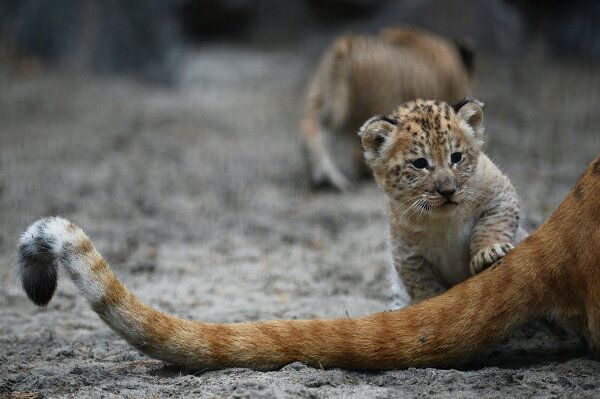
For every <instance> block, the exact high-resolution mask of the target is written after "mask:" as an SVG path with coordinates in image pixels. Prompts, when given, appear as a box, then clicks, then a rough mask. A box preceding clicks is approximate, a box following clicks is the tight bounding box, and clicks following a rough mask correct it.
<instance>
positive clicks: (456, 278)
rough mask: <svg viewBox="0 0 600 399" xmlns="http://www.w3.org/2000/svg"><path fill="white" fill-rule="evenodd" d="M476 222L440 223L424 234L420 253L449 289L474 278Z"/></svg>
mask: <svg viewBox="0 0 600 399" xmlns="http://www.w3.org/2000/svg"><path fill="white" fill-rule="evenodd" d="M474 225H475V220H474V219H462V218H461V219H451V220H446V219H439V220H435V221H431V223H428V225H427V226H424V228H423V229H422V230H421V234H420V235H419V236H420V237H419V241H418V242H417V251H418V252H419V254H420V255H421V256H422V257H423V258H425V259H426V260H427V261H428V262H429V263H430V264H431V265H432V266H433V267H434V268H435V269H436V271H437V272H438V273H439V274H440V276H441V277H442V278H443V279H444V280H445V282H446V283H447V284H449V285H455V284H457V283H459V282H461V281H463V280H465V279H467V278H468V277H469V276H470V271H469V261H470V243H471V234H472V232H473V227H474Z"/></svg>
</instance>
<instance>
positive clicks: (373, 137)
mask: <svg viewBox="0 0 600 399" xmlns="http://www.w3.org/2000/svg"><path fill="white" fill-rule="evenodd" d="M397 124H398V121H397V120H395V119H392V118H388V117H387V116H382V115H377V116H373V117H371V118H369V120H367V121H366V122H365V123H364V124H363V125H362V126H361V128H360V129H359V131H358V137H360V141H361V142H362V146H363V150H364V153H365V160H366V161H367V162H371V161H373V160H375V159H376V158H377V157H379V155H381V152H382V149H383V148H384V147H385V144H386V143H387V142H388V141H389V139H390V137H391V134H392V132H393V131H394V129H395V128H396V125H397Z"/></svg>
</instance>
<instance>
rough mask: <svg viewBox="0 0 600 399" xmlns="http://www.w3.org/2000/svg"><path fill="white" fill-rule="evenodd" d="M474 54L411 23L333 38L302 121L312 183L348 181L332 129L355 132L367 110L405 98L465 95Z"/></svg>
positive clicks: (341, 185)
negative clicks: (334, 152)
mask: <svg viewBox="0 0 600 399" xmlns="http://www.w3.org/2000/svg"><path fill="white" fill-rule="evenodd" d="M472 57H473V56H472V53H471V52H469V51H468V50H467V49H465V48H462V47H458V46H457V45H455V44H454V43H451V42H448V41H446V40H444V39H442V38H440V37H437V36H434V35H432V34H429V33H426V32H423V31H420V30H416V29H412V28H392V29H386V30H383V31H381V32H380V33H379V35H378V36H375V37H372V36H360V35H346V36H342V37H341V38H339V39H337V40H336V41H335V43H334V44H333V45H332V46H331V48H330V49H329V50H328V51H327V52H326V53H325V55H324V56H323V58H322V60H321V64H320V65H319V67H318V68H317V70H316V72H315V74H314V76H313V79H312V81H311V83H310V86H309V89H308V95H307V104H306V110H305V115H304V118H303V120H302V123H301V132H302V135H303V139H304V143H305V148H306V155H307V163H308V167H309V171H310V178H311V181H312V183H313V185H315V186H333V187H334V188H336V189H339V190H344V189H346V188H348V187H349V182H348V180H347V178H346V177H345V176H344V175H343V174H342V172H340V170H339V169H338V167H337V166H336V165H335V163H334V161H333V159H332V158H331V156H330V154H329V151H328V150H327V148H326V140H327V138H328V136H329V133H330V132H340V131H351V132H356V130H357V129H358V128H359V127H360V125H361V123H362V122H364V121H365V120H366V119H367V118H368V117H370V116H371V115H376V114H387V113H389V112H392V111H393V110H394V108H395V107H396V106H397V105H398V104H401V103H403V102H405V101H408V100H413V99H416V98H436V99H440V100H445V101H450V102H455V101H458V100H460V99H462V98H465V97H466V96H468V95H469V91H470V72H471V67H472ZM357 159H358V160H360V156H358V157H357ZM360 165H364V164H363V163H362V161H361V163H360Z"/></svg>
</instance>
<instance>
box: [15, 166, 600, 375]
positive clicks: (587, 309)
mask: <svg viewBox="0 0 600 399" xmlns="http://www.w3.org/2000/svg"><path fill="white" fill-rule="evenodd" d="M599 193H600V155H599V156H598V157H597V158H596V160H595V161H594V162H593V163H592V164H591V165H590V166H589V167H588V169H587V170H586V172H585V173H584V174H583V175H582V177H581V178H580V180H579V182H578V183H577V185H576V186H575V187H574V188H573V190H571V192H570V193H569V194H568V196H567V198H566V199H565V201H564V202H563V203H562V205H561V206H560V207H559V208H558V210H556V212H554V214H553V215H552V216H551V217H550V218H549V219H548V221H546V222H545V223H544V224H543V225H542V226H541V227H540V228H539V229H538V230H537V231H536V232H534V233H533V234H532V235H531V236H530V237H529V238H527V239H526V240H525V241H523V242H522V243H521V244H520V245H519V246H518V247H517V248H515V249H514V250H513V251H511V252H510V253H509V254H508V255H507V256H505V257H504V258H503V259H501V260H500V262H499V264H498V265H497V267H495V268H493V269H488V270H486V271H484V272H482V273H480V274H478V275H476V276H475V277H473V278H471V279H469V280H467V281H465V282H463V283H461V284H458V285H456V286H454V287H453V288H451V289H450V290H448V291H447V292H446V293H444V294H443V295H440V296H438V297H435V298H432V299H429V300H427V301H425V302H422V303H420V304H418V305H414V306H411V307H408V308H405V309H402V310H398V311H394V312H384V313H377V314H374V315H371V316H367V317H362V318H357V319H348V318H343V319H336V320H293V321H292V320H282V321H270V322H261V323H235V324H215V323H201V322H193V321H187V320H181V319H178V318H176V317H173V316H170V315H167V314H164V313H160V312H157V311H156V310H153V309H151V308H150V307H148V306H147V305H145V304H143V303H142V302H141V301H140V300H138V299H137V298H136V297H135V296H134V295H133V294H131V293H130V292H129V291H128V290H127V289H126V288H125V287H124V286H123V285H122V284H121V283H120V282H119V281H118V280H117V279H116V277H115V276H114V275H113V274H112V272H111V271H110V269H109V268H108V265H107V264H106V263H105V262H103V261H102V257H101V256H100V254H99V253H98V252H97V251H96V250H95V249H94V248H93V245H92V244H91V242H90V241H89V238H87V236H86V235H85V234H84V233H83V231H81V230H80V229H79V228H76V227H75V228H72V231H70V232H69V231H68V230H69V228H68V226H71V225H70V224H69V223H68V222H67V221H65V220H64V219H59V218H47V219H41V220H40V221H38V222H36V223H35V224H34V225H32V226H31V227H30V228H29V229H28V230H27V232H26V233H25V234H24V235H23V236H22V238H21V246H20V248H19V264H20V267H21V276H22V278H23V284H24V287H25V289H26V291H27V293H28V295H29V296H30V297H31V298H32V299H34V300H35V301H36V302H37V303H46V302H47V301H48V300H49V299H50V297H51V296H52V294H51V293H50V294H49V296H48V295H46V294H44V296H43V297H40V295H42V294H41V293H44V290H43V288H45V285H47V284H50V283H51V280H52V278H55V276H54V277H47V276H46V275H45V273H46V272H47V269H49V268H52V267H53V265H55V264H57V263H59V264H60V265H61V266H62V267H64V268H66V269H67V271H68V272H69V275H70V276H71V277H72V278H73V281H74V282H75V283H76V284H77V285H78V287H79V289H80V290H81V291H82V292H83V293H84V294H85V295H86V296H87V298H88V300H89V301H90V302H91V306H92V308H93V309H94V310H95V311H96V312H97V313H98V314H99V315H100V317H102V319H103V320H104V321H105V322H106V323H107V324H108V325H109V326H110V327H111V328H113V329H114V330H115V331H117V332H118V333H119V334H120V335H121V336H123V337H124V338H125V339H126V340H127V341H129V342H130V343H131V344H132V345H134V346H136V347H137V348H139V349H140V350H142V351H144V352H145V353H147V354H149V355H150V356H153V357H156V358H158V359H162V360H164V361H167V362H169V363H173V364H176V365H180V366H184V367H190V368H195V369H208V368H211V369H212V368H223V367H233V366H242V367H251V368H255V369H261V370H267V369H274V368H277V367H281V366H283V365H285V364H287V363H290V362H294V361H301V362H304V363H306V364H309V365H312V366H315V367H344V368H352V369H390V368H403V367H411V366H436V365H447V364H453V363H456V362H457V361H460V360H463V359H465V358H467V357H468V356H469V355H471V354H473V353H475V352H477V351H480V350H482V349H484V348H486V347H487V346H489V345H490V344H492V343H493V342H495V341H497V340H498V339H500V338H501V337H503V336H504V335H506V334H507V333H508V332H509V331H510V330H512V329H513V328H514V327H515V326H517V325H519V324H521V323H523V322H524V321H526V320H529V319H532V318H537V317H542V316H550V317H553V318H555V319H557V320H559V321H561V322H565V323H569V324H572V325H574V326H575V327H577V328H578V329H579V330H580V332H581V333H582V335H583V336H584V337H585V338H586V339H587V341H588V343H589V345H590V348H591V349H592V350H593V351H594V352H595V353H598V351H599V350H600V268H599V267H598V266H599V265H600V245H598V243H599V242H600V229H598V226H599V225H600V201H598V195H599ZM78 243H79V245H77V244H78ZM90 248H91V249H90ZM76 249H86V250H85V252H79V253H77V252H74V251H75V250H76ZM93 265H99V266H98V267H97V268H96V270H95V271H93V272H92V274H90V275H88V274H87V273H88V272H89V271H90V270H91V269H92V267H93ZM48 276H50V274H49V275H48ZM85 276H88V277H87V278H89V280H85V278H86V277H85ZM96 283H99V284H100V287H101V289H102V293H103V294H102V295H101V296H100V297H97V296H96V293H97V291H96V290H95V289H89V287H91V286H94V284H96Z"/></svg>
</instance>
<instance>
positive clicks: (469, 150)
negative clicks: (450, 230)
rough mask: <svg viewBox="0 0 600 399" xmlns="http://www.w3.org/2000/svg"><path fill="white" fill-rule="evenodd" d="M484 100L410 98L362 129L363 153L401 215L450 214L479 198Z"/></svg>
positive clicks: (360, 133) (409, 216)
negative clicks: (473, 182) (476, 181)
mask: <svg viewBox="0 0 600 399" xmlns="http://www.w3.org/2000/svg"><path fill="white" fill-rule="evenodd" d="M481 106H482V104H481V103H480V102H478V101H477V100H470V101H463V102H461V103H459V104H457V105H456V106H454V108H453V107H451V106H449V105H448V104H446V103H443V102H440V101H423V100H417V101H411V102H409V103H406V104H404V105H402V106H401V107H399V108H398V109H397V110H396V111H395V112H394V113H393V114H392V115H391V116H389V117H383V116H376V117H373V118H371V119H369V120H368V121H367V122H366V123H365V124H364V125H363V127H362V128H361V130H360V132H359V135H360V137H361V140H362V144H363V148H364V155H365V159H366V161H367V163H368V164H369V166H370V167H371V169H372V170H373V174H374V176H375V179H376V181H377V183H378V184H379V185H380V186H381V187H382V188H383V189H384V190H385V192H386V193H387V195H388V197H389V198H390V203H391V204H392V206H394V207H395V208H396V209H395V210H396V211H398V212H400V214H401V215H402V217H405V218H407V219H410V218H412V217H420V216H424V215H436V216H442V215H450V214H453V213H454V212H455V211H456V209H457V208H459V207H460V206H461V204H464V203H465V202H466V201H468V200H469V199H470V198H473V197H474V196H475V193H474V192H473V189H472V188H470V187H469V179H470V177H471V176H472V175H473V173H475V169H476V166H477V162H478V159H479V154H480V153H481V145H482V143H483V141H482V135H483V111H482V108H481Z"/></svg>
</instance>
